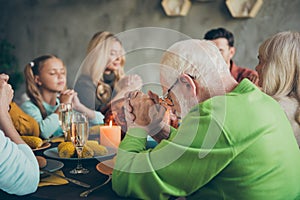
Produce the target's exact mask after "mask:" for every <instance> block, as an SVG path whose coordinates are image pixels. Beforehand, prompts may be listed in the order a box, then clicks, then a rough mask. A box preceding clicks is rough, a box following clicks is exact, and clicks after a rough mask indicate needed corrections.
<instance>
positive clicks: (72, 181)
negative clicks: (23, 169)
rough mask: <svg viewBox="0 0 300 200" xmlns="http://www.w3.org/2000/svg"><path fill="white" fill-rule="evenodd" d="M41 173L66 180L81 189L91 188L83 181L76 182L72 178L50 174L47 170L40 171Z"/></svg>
mask: <svg viewBox="0 0 300 200" xmlns="http://www.w3.org/2000/svg"><path fill="white" fill-rule="evenodd" d="M40 171H41V172H43V173H45V174H48V175H53V176H57V177H59V178H62V179H65V180H67V181H70V182H71V183H74V184H76V185H79V186H81V187H85V188H90V187H91V186H90V185H89V184H86V183H83V182H81V181H78V180H75V179H72V178H68V177H65V176H61V175H59V174H56V173H54V172H49V171H47V170H40Z"/></svg>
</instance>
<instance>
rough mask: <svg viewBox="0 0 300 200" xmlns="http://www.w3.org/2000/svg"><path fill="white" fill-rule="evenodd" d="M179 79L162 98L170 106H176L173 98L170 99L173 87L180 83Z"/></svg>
mask: <svg viewBox="0 0 300 200" xmlns="http://www.w3.org/2000/svg"><path fill="white" fill-rule="evenodd" d="M178 81H179V79H178V78H177V79H176V81H175V82H174V83H173V84H172V85H171V87H170V88H169V89H168V90H167V92H166V93H165V94H164V95H163V96H162V100H163V101H164V102H165V103H166V104H167V105H168V106H174V102H173V100H172V98H171V97H170V92H171V90H172V89H173V87H174V86H175V85H176V84H177V83H178Z"/></svg>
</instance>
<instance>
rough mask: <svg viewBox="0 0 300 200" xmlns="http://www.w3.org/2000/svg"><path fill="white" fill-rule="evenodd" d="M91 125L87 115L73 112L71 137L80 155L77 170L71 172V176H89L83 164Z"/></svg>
mask: <svg viewBox="0 0 300 200" xmlns="http://www.w3.org/2000/svg"><path fill="white" fill-rule="evenodd" d="M88 129H89V124H88V118H87V116H86V114H84V113H80V112H73V113H72V117H71V129H70V136H71V141H72V143H73V144H74V145H75V148H76V152H77V155H78V162H77V166H76V168H75V169H72V170H71V171H70V173H71V174H87V173H89V170H88V169H85V168H83V166H82V164H81V158H82V150H83V146H84V144H85V142H86V141H87V139H88V136H89V130H88Z"/></svg>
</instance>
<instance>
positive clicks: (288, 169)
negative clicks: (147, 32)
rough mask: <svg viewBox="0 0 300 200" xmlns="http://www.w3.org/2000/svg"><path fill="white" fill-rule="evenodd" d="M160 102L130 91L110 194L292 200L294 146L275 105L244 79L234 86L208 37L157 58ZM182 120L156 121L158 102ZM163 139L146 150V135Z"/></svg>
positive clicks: (297, 155) (298, 194) (296, 181)
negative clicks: (175, 122) (125, 128)
mask: <svg viewBox="0 0 300 200" xmlns="http://www.w3.org/2000/svg"><path fill="white" fill-rule="evenodd" d="M161 64H162V68H161V84H162V87H163V91H164V92H165V95H164V99H163V102H161V101H159V98H158V96H157V95H156V94H154V93H152V92H149V93H148V94H143V93H142V92H139V91H135V92H131V93H129V94H128V95H127V96H128V100H127V102H126V106H125V108H126V112H125V115H126V121H127V125H128V127H129V128H128V131H127V133H126V136H125V138H124V139H123V141H122V142H121V144H120V146H119V150H118V153H117V157H116V164H115V167H114V171H113V181H112V186H113V189H114V191H115V192H116V193H117V194H118V195H120V196H125V197H134V198H140V199H170V198H178V197H186V198H188V199H189V198H190V199H243V200H253V199H255V200H260V199H264V200H265V199H299V198H300V187H299V185H300V170H299V169H300V151H299V148H298V145H297V142H296V140H295V138H294V135H293V130H292V128H291V125H290V123H289V121H288V119H287V117H286V116H285V114H284V111H283V110H282V109H281V108H280V105H279V104H278V103H277V102H276V101H275V100H273V99H272V98H271V97H269V96H268V95H266V94H264V93H263V92H262V91H260V89H259V88H258V87H256V86H255V85H254V84H253V83H252V82H250V81H249V80H248V79H244V80H242V81H241V82H240V83H237V82H236V80H235V79H234V78H233V77H232V76H231V74H230V72H229V71H228V67H227V66H226V63H225V62H224V59H223V57H222V56H221V54H220V52H219V50H218V49H217V48H216V46H215V45H213V44H212V43H211V42H209V41H205V40H192V39H191V40H185V41H180V42H177V43H175V44H174V45H172V46H171V47H170V48H169V49H168V50H167V51H166V52H165V53H164V55H163V58H162V61H161ZM163 103H164V104H167V105H168V106H170V107H171V109H172V111H173V113H174V114H176V115H177V116H178V117H180V118H182V121H181V124H180V126H179V128H178V129H175V128H173V127H170V126H168V125H166V124H165V123H163V122H164V120H163V118H164V113H165V106H161V104H163ZM148 135H151V136H153V137H156V136H157V135H159V137H158V138H162V139H161V140H160V141H159V144H158V145H157V146H156V147H154V148H153V149H146V141H147V139H146V138H147V136H148Z"/></svg>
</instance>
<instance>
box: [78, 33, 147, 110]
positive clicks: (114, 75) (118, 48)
mask: <svg viewBox="0 0 300 200" xmlns="http://www.w3.org/2000/svg"><path fill="white" fill-rule="evenodd" d="M124 54H125V52H124V49H123V46H122V44H121V42H120V40H119V39H118V38H117V37H116V36H114V34H112V33H110V32H107V31H103V32H97V33H95V34H94V35H93V37H92V39H91V40H90V42H89V44H88V48H87V57H86V59H85V60H84V61H83V63H82V65H81V67H80V69H79V72H78V75H77V78H76V80H75V84H74V89H75V90H76V91H77V92H78V97H79V99H80V101H81V102H82V103H83V104H84V105H85V106H87V107H88V108H90V109H95V110H98V111H103V110H105V109H106V106H107V104H108V103H109V102H110V101H111V99H112V98H113V97H114V96H115V95H116V93H117V92H119V91H121V90H122V91H124V90H127V89H129V83H131V86H132V87H133V88H134V89H136V87H135V82H134V81H121V83H120V84H118V82H119V80H121V79H122V78H124V79H129V80H132V79H133V80H135V79H136V80H137V82H136V84H137V85H138V86H137V87H139V86H141V84H140V82H141V81H140V77H139V76H137V75H131V76H125V73H124V64H125V56H124ZM122 83H128V84H127V85H126V84H125V85H124V84H122Z"/></svg>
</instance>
